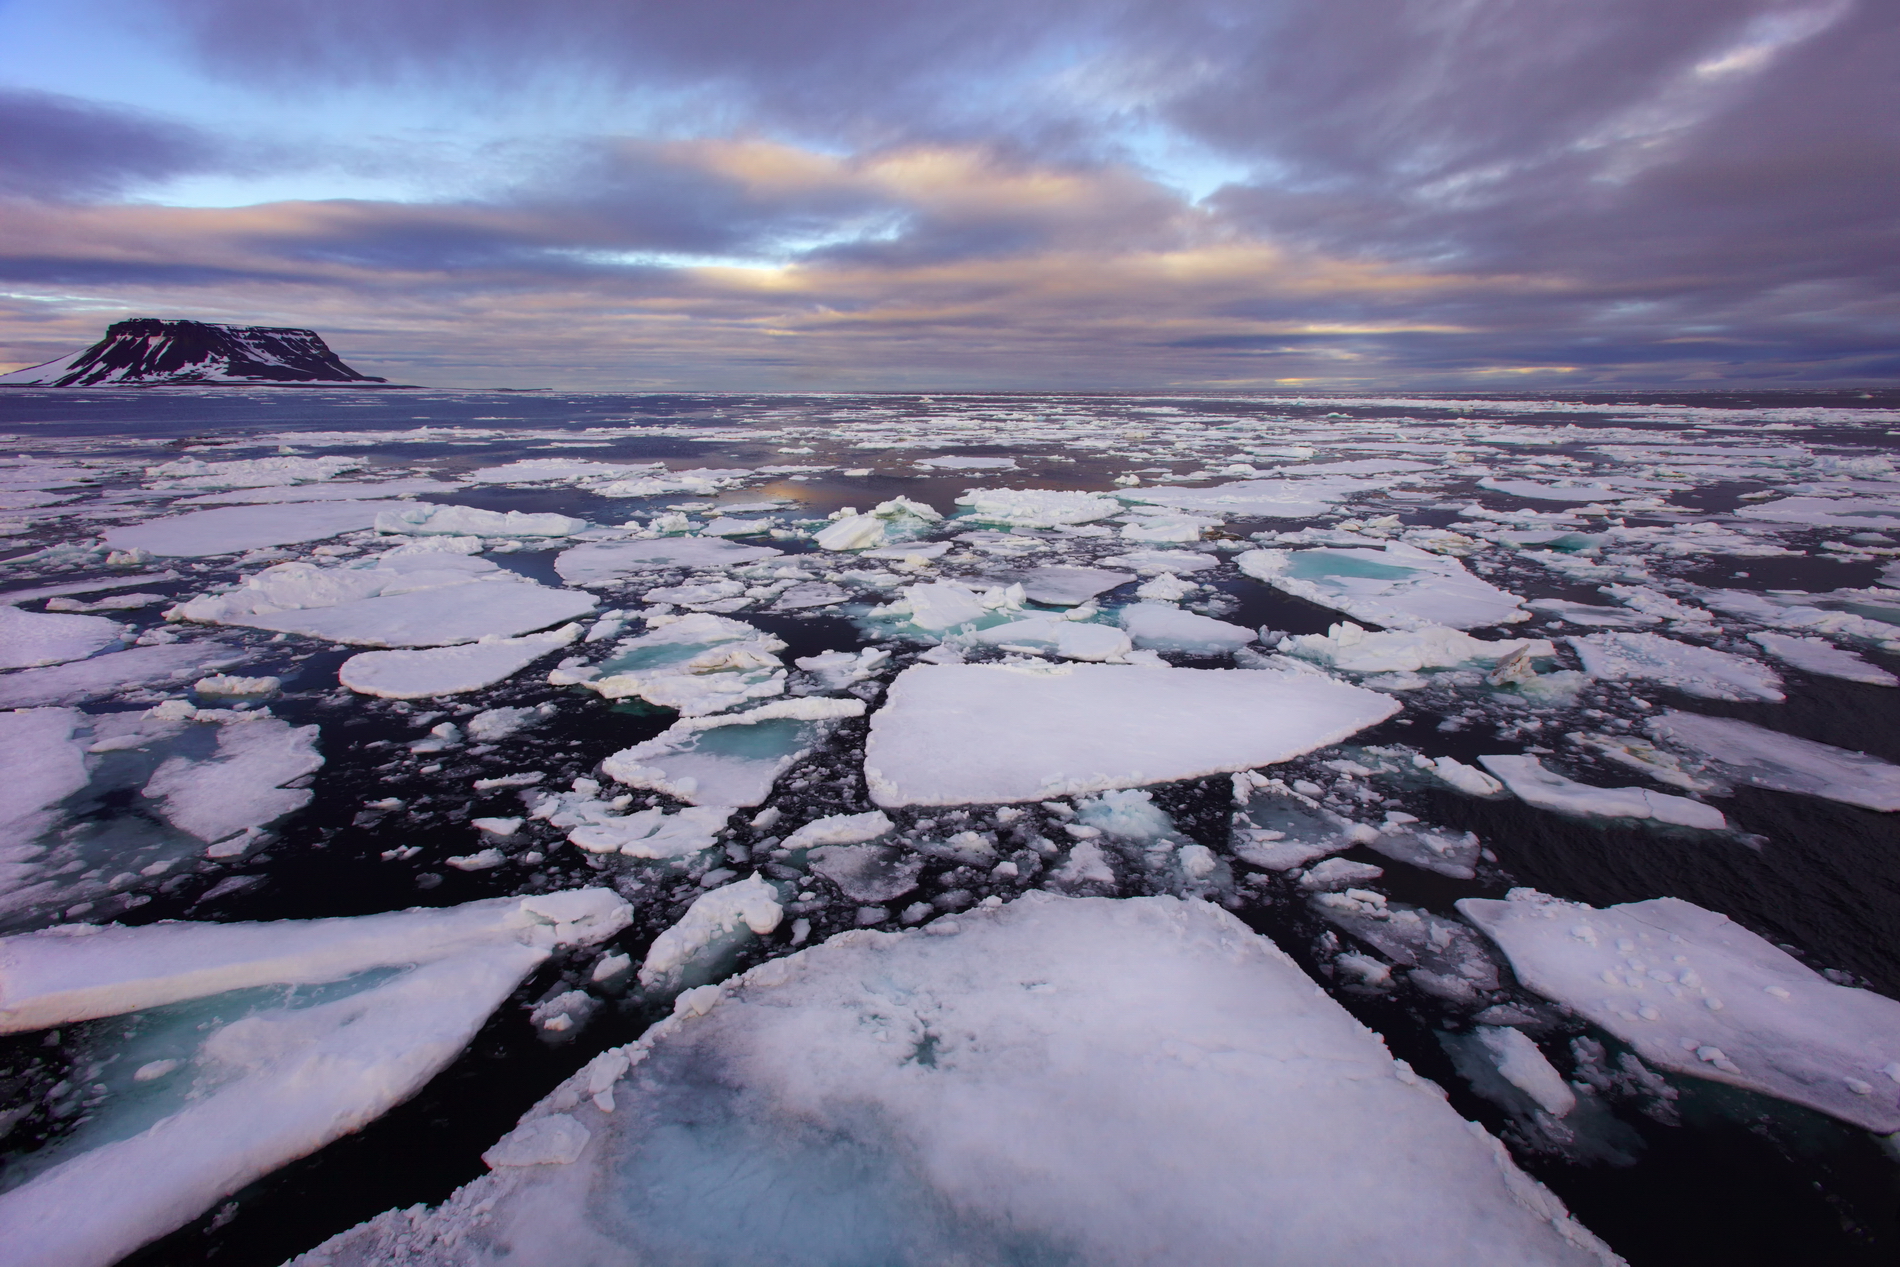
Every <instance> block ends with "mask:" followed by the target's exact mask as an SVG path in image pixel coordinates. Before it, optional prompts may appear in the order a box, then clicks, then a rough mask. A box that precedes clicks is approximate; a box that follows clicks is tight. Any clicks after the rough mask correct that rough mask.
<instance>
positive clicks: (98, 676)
mask: <svg viewBox="0 0 1900 1267" xmlns="http://www.w3.org/2000/svg"><path fill="white" fill-rule="evenodd" d="M243 658H244V652H243V650H242V649H240V648H236V647H231V646H227V645H226V644H224V643H221V642H180V643H171V644H168V645H161V646H152V647H128V648H126V649H125V650H124V651H114V652H111V653H110V654H107V655H98V656H93V657H91V658H90V659H86V660H72V661H69V662H67V663H65V664H55V665H50V666H48V667H46V668H43V669H21V670H20V671H18V672H16V673H8V674H6V675H5V676H3V677H0V708H33V707H37V706H39V705H42V704H77V703H79V702H81V701H82V700H88V699H95V698H97V697H99V696H102V695H113V694H116V693H118V692H120V691H126V690H132V689H136V688H139V687H146V686H169V685H171V684H173V683H177V682H181V681H183V680H184V679H186V678H189V677H191V676H192V675H194V674H196V673H197V672H199V671H200V670H202V669H207V668H212V667H216V666H220V665H226V664H233V663H236V662H237V661H239V660H242V659H243Z"/></svg>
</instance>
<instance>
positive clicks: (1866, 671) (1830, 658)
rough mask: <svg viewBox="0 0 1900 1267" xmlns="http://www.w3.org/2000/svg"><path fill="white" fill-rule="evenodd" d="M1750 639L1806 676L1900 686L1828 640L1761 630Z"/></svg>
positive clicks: (1871, 684) (1884, 673) (1887, 673)
mask: <svg viewBox="0 0 1900 1267" xmlns="http://www.w3.org/2000/svg"><path fill="white" fill-rule="evenodd" d="M1748 640H1749V641H1750V642H1752V643H1754V644H1755V645H1756V646H1758V647H1760V648H1761V649H1762V650H1763V651H1766V652H1767V653H1768V654H1769V655H1771V656H1773V657H1774V658H1775V659H1777V660H1779V661H1781V662H1782V663H1783V664H1785V665H1788V666H1790V667H1791V668H1796V669H1800V670H1801V671H1802V672H1803V673H1815V674H1819V675H1820V676H1822V677H1834V678H1840V679H1842V680H1843V681H1847V682H1865V683H1867V684H1868V685H1869V686H1900V677H1895V676H1894V675H1893V674H1891V673H1889V672H1887V671H1886V670H1885V669H1883V668H1881V667H1880V666H1879V665H1877V664H1869V663H1868V662H1867V661H1866V660H1864V659H1862V658H1861V657H1860V656H1858V655H1856V654H1854V653H1853V652H1852V651H1847V650H1845V649H1843V648H1841V647H1837V646H1835V645H1834V644H1833V643H1831V642H1829V641H1828V640H1827V639H1825V638H1797V637H1795V636H1794V635H1793V634H1784V633H1771V632H1769V631H1767V630H1759V631H1757V632H1755V633H1752V634H1749V635H1748Z"/></svg>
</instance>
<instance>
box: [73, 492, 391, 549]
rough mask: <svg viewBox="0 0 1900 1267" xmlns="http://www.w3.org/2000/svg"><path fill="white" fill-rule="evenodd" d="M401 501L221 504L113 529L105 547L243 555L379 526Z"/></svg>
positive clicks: (106, 537)
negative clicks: (379, 520) (267, 548)
mask: <svg viewBox="0 0 1900 1267" xmlns="http://www.w3.org/2000/svg"><path fill="white" fill-rule="evenodd" d="M408 505H409V503H407V502H398V501H362V502H357V501H348V502H295V503H287V504H281V505H266V506H219V507H216V508H215V509H212V510H194V511H190V512H188V513H186V514H183V515H172V516H170V517H169V518H165V519H149V520H146V521H145V522H144V523H137V524H127V525H124V526H123V527H118V528H111V529H108V530H107V531H106V532H105V534H104V537H105V543H106V544H107V545H109V546H111V547H112V548H114V549H115V550H145V551H148V552H149V553H151V554H155V555H159V556H161V557H165V558H181V559H198V558H205V557H208V556H210V555H214V554H237V553H239V552H241V551H244V550H259V549H263V548H264V547H266V546H287V545H296V544H297V543H299V542H302V541H321V540H322V539H323V538H325V537H334V536H336V535H338V534H339V533H344V532H354V531H356V530H358V529H362V528H368V527H371V526H372V525H374V524H375V522H376V516H378V515H380V514H382V513H383V512H384V511H386V510H395V511H399V510H403V509H405V508H407V507H408Z"/></svg>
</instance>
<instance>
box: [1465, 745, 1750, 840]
mask: <svg viewBox="0 0 1900 1267" xmlns="http://www.w3.org/2000/svg"><path fill="white" fill-rule="evenodd" d="M1478 761H1479V763H1480V764H1482V765H1483V766H1484V768H1485V769H1487V770H1489V771H1490V772H1491V773H1492V774H1495V775H1496V776H1497V777H1498V778H1499V779H1501V780H1503V783H1504V786H1505V787H1507V788H1509V789H1510V790H1511V792H1512V794H1513V795H1515V796H1516V797H1517V798H1518V799H1520V800H1522V801H1524V802H1525V803H1526V804H1529V805H1535V806H1537V808H1539V809H1547V810H1553V811H1555V812H1557V813H1559V814H1577V815H1581V816H1583V817H1586V818H1648V819H1654V820H1655V821H1657V822H1659V823H1673V824H1676V825H1678V826H1682V827H1700V828H1703V829H1705V830H1708V831H1719V830H1721V829H1722V828H1724V827H1726V826H1728V819H1727V818H1726V817H1724V816H1723V814H1722V811H1721V810H1719V809H1716V808H1715V807H1714V806H1713V805H1704V804H1703V803H1702V802H1701V801H1692V800H1690V799H1689V798H1688V797H1686V796H1671V795H1670V794H1669V793H1667V792H1655V791H1651V790H1650V789H1649V788H1642V787H1592V786H1590V785H1589V784H1587V783H1578V782H1577V781H1575V780H1574V779H1567V778H1565V777H1564V776H1563V775H1561V774H1558V773H1557V772H1556V771H1554V770H1546V769H1545V768H1544V764H1543V762H1541V761H1539V760H1538V759H1537V758H1536V757H1530V756H1509V755H1486V756H1481V757H1479V758H1478Z"/></svg>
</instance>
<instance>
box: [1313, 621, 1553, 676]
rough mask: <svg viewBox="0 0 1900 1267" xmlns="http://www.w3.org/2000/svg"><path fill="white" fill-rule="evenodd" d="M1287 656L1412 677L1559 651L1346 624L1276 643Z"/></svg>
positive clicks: (1457, 634)
mask: <svg viewBox="0 0 1900 1267" xmlns="http://www.w3.org/2000/svg"><path fill="white" fill-rule="evenodd" d="M1280 650H1281V651H1283V652H1285V653H1286V654H1288V655H1294V656H1298V657H1300V658H1301V659H1302V660H1311V661H1313V662H1314V663H1316V664H1323V665H1325V666H1327V667H1328V668H1333V669H1341V670H1344V671H1346V672H1348V673H1416V672H1418V671H1419V670H1421V669H1450V668H1457V667H1458V666H1460V665H1466V664H1473V665H1484V664H1496V663H1498V662H1499V661H1500V660H1508V659H1510V658H1511V657H1512V656H1517V655H1524V656H1529V657H1531V658H1533V659H1548V658H1549V657H1551V656H1554V655H1556V654H1557V649H1556V648H1555V647H1554V646H1552V645H1551V644H1550V643H1549V642H1547V641H1545V640H1544V639H1542V638H1508V639H1497V640H1495V641H1487V640H1485V639H1482V638H1474V637H1472V636H1471V635H1470V634H1468V633H1465V632H1464V631H1463V630H1459V629H1449V628H1446V627H1445V626H1443V625H1423V626H1420V627H1419V628H1417V629H1394V630H1382V631H1376V632H1368V631H1367V630H1365V629H1362V628H1360V627H1359V626H1358V625H1355V624H1353V623H1352V622H1351V621H1344V622H1342V623H1340V624H1337V625H1334V626H1332V628H1330V629H1328V630H1327V631H1326V632H1325V633H1323V634H1296V635H1293V636H1291V637H1288V638H1285V639H1283V640H1282V641H1281V643H1280Z"/></svg>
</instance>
